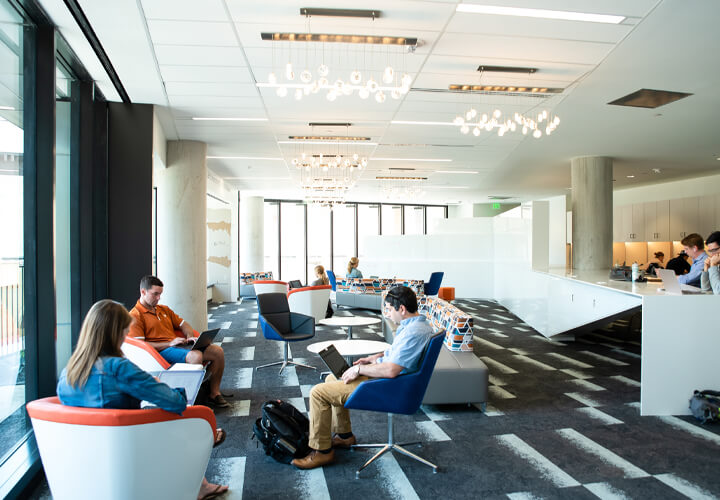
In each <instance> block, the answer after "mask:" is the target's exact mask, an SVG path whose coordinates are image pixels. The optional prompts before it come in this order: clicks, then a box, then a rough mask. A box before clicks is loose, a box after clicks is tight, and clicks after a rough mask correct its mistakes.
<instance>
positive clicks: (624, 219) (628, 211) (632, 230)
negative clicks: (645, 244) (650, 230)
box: [613, 203, 645, 241]
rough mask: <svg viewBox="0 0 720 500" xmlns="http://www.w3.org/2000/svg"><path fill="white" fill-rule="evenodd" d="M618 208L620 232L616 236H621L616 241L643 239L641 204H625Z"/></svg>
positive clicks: (643, 223) (642, 211)
mask: <svg viewBox="0 0 720 500" xmlns="http://www.w3.org/2000/svg"><path fill="white" fill-rule="evenodd" d="M618 208H619V215H620V233H619V235H618V236H620V238H621V239H620V240H618V241H645V240H644V238H645V215H644V214H645V211H644V206H643V204H641V203H638V204H635V205H625V206H622V207H618ZM614 224H615V222H614V221H613V225H614ZM613 233H614V231H613Z"/></svg>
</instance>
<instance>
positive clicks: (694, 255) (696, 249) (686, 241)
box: [678, 233, 707, 288]
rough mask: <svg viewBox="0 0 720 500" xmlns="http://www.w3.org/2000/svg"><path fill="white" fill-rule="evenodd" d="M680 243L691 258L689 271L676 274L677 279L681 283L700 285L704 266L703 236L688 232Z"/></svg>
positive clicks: (705, 255)
mask: <svg viewBox="0 0 720 500" xmlns="http://www.w3.org/2000/svg"><path fill="white" fill-rule="evenodd" d="M680 244H681V245H682V246H683V248H684V249H685V253H686V254H688V256H689V257H690V258H691V259H692V265H691V266H690V271H689V272H688V273H687V274H683V275H682V276H678V281H679V282H680V283H681V284H683V285H690V286H696V287H698V288H699V287H700V275H701V274H702V272H703V268H704V267H705V259H706V258H707V254H706V253H705V242H704V241H703V237H702V236H700V235H699V234H697V233H692V234H688V235H687V236H685V237H684V238H683V239H682V241H680Z"/></svg>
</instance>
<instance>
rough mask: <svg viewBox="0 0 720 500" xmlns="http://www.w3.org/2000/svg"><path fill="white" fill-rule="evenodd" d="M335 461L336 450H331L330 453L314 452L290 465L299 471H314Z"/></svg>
mask: <svg viewBox="0 0 720 500" xmlns="http://www.w3.org/2000/svg"><path fill="white" fill-rule="evenodd" d="M333 460H335V451H334V450H330V453H320V452H319V451H317V450H312V451H311V452H310V453H309V454H308V456H306V457H305V458H296V459H294V460H293V461H292V462H290V463H291V464H293V465H294V466H295V467H297V468H298V469H314V468H316V467H322V466H323V465H327V464H329V463H330V462H332V461H333Z"/></svg>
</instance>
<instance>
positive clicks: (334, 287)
mask: <svg viewBox="0 0 720 500" xmlns="http://www.w3.org/2000/svg"><path fill="white" fill-rule="evenodd" d="M326 273H327V277H328V279H329V280H330V286H331V287H332V291H333V292H337V280H336V279H335V273H334V272H332V271H331V270H330V269H328V270H327V271H326Z"/></svg>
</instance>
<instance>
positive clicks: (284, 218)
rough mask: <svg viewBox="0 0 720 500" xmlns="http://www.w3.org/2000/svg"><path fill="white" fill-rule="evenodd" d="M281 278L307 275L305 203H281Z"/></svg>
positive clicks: (300, 278) (291, 278)
mask: <svg viewBox="0 0 720 500" xmlns="http://www.w3.org/2000/svg"><path fill="white" fill-rule="evenodd" d="M280 242H281V244H280V278H279V279H281V280H283V281H290V280H300V281H302V282H303V283H304V282H305V280H306V277H305V204H304V203H298V202H283V203H281V204H280Z"/></svg>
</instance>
